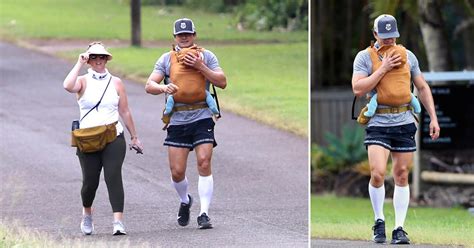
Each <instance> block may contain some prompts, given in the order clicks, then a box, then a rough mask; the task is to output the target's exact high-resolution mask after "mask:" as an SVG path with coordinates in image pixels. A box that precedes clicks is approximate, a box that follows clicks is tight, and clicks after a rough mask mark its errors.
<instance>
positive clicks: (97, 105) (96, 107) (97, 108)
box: [79, 75, 112, 122]
mask: <svg viewBox="0 0 474 248" xmlns="http://www.w3.org/2000/svg"><path fill="white" fill-rule="evenodd" d="M110 81H112V75H110V79H109V82H108V83H107V86H105V90H104V92H103V93H102V96H101V97H100V100H99V102H97V104H96V105H95V106H94V107H92V108H91V109H90V110H89V111H87V113H86V114H85V115H84V116H83V117H82V118H81V120H80V121H79V122H81V121H82V119H84V118H85V117H86V116H87V115H88V114H89V113H90V112H91V111H92V110H93V109H96V110H97V111H99V105H100V102H102V98H104V95H105V92H106V91H107V88H109V84H110Z"/></svg>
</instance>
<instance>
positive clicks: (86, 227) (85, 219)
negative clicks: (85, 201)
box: [81, 215, 94, 235]
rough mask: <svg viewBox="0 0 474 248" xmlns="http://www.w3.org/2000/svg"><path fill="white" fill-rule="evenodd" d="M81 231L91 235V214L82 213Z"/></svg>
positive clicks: (92, 226) (92, 229) (92, 224)
mask: <svg viewBox="0 0 474 248" xmlns="http://www.w3.org/2000/svg"><path fill="white" fill-rule="evenodd" d="M81 231H82V233H84V235H91V234H92V232H94V223H93V222H92V215H83V216H82V221H81Z"/></svg>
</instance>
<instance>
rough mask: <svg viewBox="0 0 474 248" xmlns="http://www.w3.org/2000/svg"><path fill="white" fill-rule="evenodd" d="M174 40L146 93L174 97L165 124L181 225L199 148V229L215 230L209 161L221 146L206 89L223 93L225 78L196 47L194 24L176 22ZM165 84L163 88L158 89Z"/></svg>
mask: <svg viewBox="0 0 474 248" xmlns="http://www.w3.org/2000/svg"><path fill="white" fill-rule="evenodd" d="M173 36H174V41H175V42H176V44H175V45H174V46H173V49H172V50H171V51H169V52H167V53H164V54H163V55H162V56H161V57H160V58H159V59H158V61H157V62H156V64H155V67H154V70H153V72H152V73H151V75H150V77H149V78H148V80H147V82H146V86H145V90H146V92H147V93H149V94H152V95H159V94H162V93H166V94H173V98H174V102H175V105H174V106H175V107H173V113H172V115H171V116H170V119H169V123H167V137H166V139H165V142H164V145H165V146H168V158H169V163H170V170H171V183H172V185H173V187H174V188H175V190H176V192H177V194H178V196H179V198H180V201H181V203H180V207H179V211H178V216H177V217H178V224H179V225H180V226H186V225H188V224H189V218H190V208H191V206H192V204H193V198H192V197H191V195H190V194H189V193H188V179H187V177H186V174H185V173H186V167H187V159H188V155H189V152H190V151H192V150H194V149H195V150H196V158H197V159H196V160H197V168H198V172H199V180H198V193H199V199H200V203H201V206H200V207H201V210H200V212H199V216H198V217H197V224H198V227H199V228H200V229H208V228H212V224H211V219H210V218H209V205H210V203H211V199H212V194H213V190H214V181H213V177H212V173H211V158H212V151H213V147H215V146H216V145H217V143H216V141H215V139H214V120H213V119H212V116H213V113H212V112H211V110H209V108H208V105H207V104H206V101H205V98H206V97H205V90H209V86H210V84H212V85H214V86H216V87H219V88H222V89H224V88H225V87H226V86H227V79H226V76H225V74H224V71H223V70H222V69H221V67H220V66H219V62H218V60H217V57H216V56H215V55H214V54H213V53H212V52H211V51H209V50H205V49H202V48H200V47H197V45H196V44H194V41H195V39H196V29H195V26H194V23H193V21H192V20H190V19H187V18H182V19H178V20H176V21H175V23H174V25H173ZM163 79H164V84H160V82H161V81H163ZM163 120H164V119H163Z"/></svg>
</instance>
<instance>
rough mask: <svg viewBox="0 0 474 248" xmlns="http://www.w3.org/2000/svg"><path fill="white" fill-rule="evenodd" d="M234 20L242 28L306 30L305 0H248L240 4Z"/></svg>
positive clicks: (306, 3)
mask: <svg viewBox="0 0 474 248" xmlns="http://www.w3.org/2000/svg"><path fill="white" fill-rule="evenodd" d="M236 20H237V23H238V25H239V26H240V27H241V28H243V29H255V30H259V31H264V30H265V31H270V30H278V29H279V30H287V31H293V30H307V29H308V1H307V0H249V1H246V3H245V4H243V5H240V6H239V7H238V10H237V14H236Z"/></svg>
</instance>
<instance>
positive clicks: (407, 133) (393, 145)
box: [364, 123, 416, 152]
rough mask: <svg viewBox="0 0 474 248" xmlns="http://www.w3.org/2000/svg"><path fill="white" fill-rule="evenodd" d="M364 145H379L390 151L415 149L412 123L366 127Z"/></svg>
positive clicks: (414, 129) (414, 131)
mask: <svg viewBox="0 0 474 248" xmlns="http://www.w3.org/2000/svg"><path fill="white" fill-rule="evenodd" d="M365 131H366V136H365V141H364V145H365V146H366V147H368V146H369V145H379V146H383V147H385V148H387V149H388V150H390V151H392V152H414V151H416V142H415V133H416V126H415V124H414V123H411V124H406V125H401V126H394V127H368V128H366V129H365Z"/></svg>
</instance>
